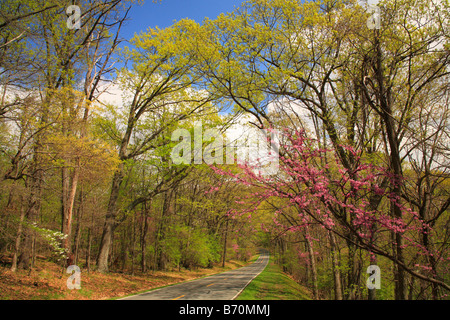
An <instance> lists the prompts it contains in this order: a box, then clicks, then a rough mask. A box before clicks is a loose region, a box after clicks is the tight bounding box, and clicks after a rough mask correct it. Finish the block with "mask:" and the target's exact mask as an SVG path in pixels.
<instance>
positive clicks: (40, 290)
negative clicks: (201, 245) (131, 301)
mask: <svg viewBox="0 0 450 320" xmlns="http://www.w3.org/2000/svg"><path fill="white" fill-rule="evenodd" d="M249 263H250V261H247V262H243V261H234V260H232V261H229V262H227V263H226V264H225V267H224V268H222V266H221V265H220V266H214V267H212V268H199V269H197V270H181V271H167V272H163V271H157V272H149V273H146V274H140V273H136V274H135V275H129V274H124V273H108V274H101V273H99V272H90V273H87V272H83V270H82V271H81V289H80V290H69V289H67V279H68V278H69V276H70V275H68V274H65V273H63V272H62V269H61V267H59V266H58V265H56V264H54V263H51V262H48V261H38V262H37V264H36V267H35V268H34V269H33V270H32V271H31V272H29V271H24V270H18V271H17V272H15V273H13V272H11V271H10V270H9V269H8V268H6V267H3V266H2V267H0V286H1V290H0V300H107V299H116V298H121V297H124V296H128V295H132V294H137V293H141V292H145V291H149V290H152V289H156V288H159V287H164V286H168V285H173V284H176V283H181V282H184V281H189V280H194V279H198V278H202V277H205V276H208V275H212V274H216V273H221V272H224V271H227V270H232V269H236V268H240V267H243V266H245V265H247V264H249Z"/></svg>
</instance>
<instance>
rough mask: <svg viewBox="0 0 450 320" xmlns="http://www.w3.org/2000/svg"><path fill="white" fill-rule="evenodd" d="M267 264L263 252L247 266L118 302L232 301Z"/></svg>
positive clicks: (267, 258) (267, 255) (267, 256)
mask: <svg viewBox="0 0 450 320" xmlns="http://www.w3.org/2000/svg"><path fill="white" fill-rule="evenodd" d="M268 262H269V254H268V252H265V251H264V252H262V253H261V254H260V256H259V257H258V259H257V260H256V261H255V262H253V263H252V264H250V265H248V266H245V267H242V268H239V269H235V270H231V271H226V272H223V273H219V274H216V275H212V276H209V277H205V278H201V279H197V280H191V281H188V282H184V283H180V284H176V285H172V286H168V287H164V288H161V289H156V290H153V291H148V292H145V293H141V294H138V295H134V296H129V297H126V298H123V299H120V300H234V299H235V298H236V297H237V296H238V295H239V294H240V293H241V292H242V291H243V290H244V289H245V287H246V286H247V285H248V284H249V283H250V282H251V281H252V280H253V279H254V278H256V277H257V276H258V275H259V274H260V273H261V272H262V271H263V270H264V268H265V267H266V266H267V264H268Z"/></svg>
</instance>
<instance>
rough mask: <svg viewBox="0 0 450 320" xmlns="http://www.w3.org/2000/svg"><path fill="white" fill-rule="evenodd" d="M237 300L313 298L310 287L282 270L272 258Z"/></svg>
mask: <svg viewBox="0 0 450 320" xmlns="http://www.w3.org/2000/svg"><path fill="white" fill-rule="evenodd" d="M236 300H311V293H310V292H309V290H308V289H306V288H305V287H303V286H302V285H300V284H298V283H297V282H295V281H294V280H293V279H292V278H291V277H289V276H288V275H287V274H285V273H283V272H282V271H281V268H280V267H279V266H278V265H276V264H275V263H274V262H273V261H272V258H271V259H270V262H269V264H268V265H267V267H266V268H265V269H264V271H263V272H261V273H260V274H259V275H258V276H257V277H256V278H255V279H254V280H253V281H252V282H250V284H249V285H248V286H247V287H246V288H245V289H244V291H242V293H241V294H240V295H239V296H238V297H237V298H236Z"/></svg>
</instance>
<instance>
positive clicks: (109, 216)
mask: <svg viewBox="0 0 450 320" xmlns="http://www.w3.org/2000/svg"><path fill="white" fill-rule="evenodd" d="M122 181H123V164H121V165H120V166H119V170H118V171H117V172H116V173H115V174H114V177H113V181H112V186H111V194H110V197H109V203H108V209H107V212H106V220H105V224H104V226H103V233H102V239H101V242H100V250H99V254H98V258H97V268H98V271H99V272H102V273H105V272H108V271H109V266H108V264H109V254H110V251H111V247H112V240H113V234H114V230H115V229H116V227H117V223H116V214H117V200H118V198H119V191H120V185H121V184H122Z"/></svg>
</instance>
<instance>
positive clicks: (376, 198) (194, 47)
mask: <svg viewBox="0 0 450 320" xmlns="http://www.w3.org/2000/svg"><path fill="white" fill-rule="evenodd" d="M162 1H164V0H162ZM141 2H142V1H140V0H102V1H96V0H74V1H72V0H70V1H69V0H4V1H1V2H0V264H1V265H2V267H3V268H5V269H8V270H10V271H11V272H17V271H18V270H32V269H33V268H35V266H36V263H37V262H38V260H42V259H44V260H46V261H50V262H52V263H55V264H57V265H59V266H61V268H64V267H67V266H68V265H77V266H79V267H80V268H81V270H82V272H99V273H103V274H108V273H119V272H120V273H125V274H135V273H139V274H149V277H150V276H151V272H153V271H157V270H174V269H176V270H192V269H196V268H199V267H202V268H209V267H212V266H213V265H224V264H225V262H226V261H228V260H229V259H237V260H241V261H248V260H249V259H250V258H251V257H252V256H254V255H255V254H256V253H257V249H258V248H267V249H269V250H270V252H271V256H272V259H273V260H274V261H275V263H276V264H278V265H279V266H280V267H281V268H282V270H283V272H285V273H286V274H289V275H290V276H291V277H292V278H293V279H295V281H297V282H298V283H300V284H302V285H304V286H306V287H307V288H309V290H310V291H311V293H312V296H313V298H314V299H317V300H322V299H323V300H367V299H368V300H448V299H449V294H450V275H449V271H450V270H449V268H450V255H449V252H450V241H449V237H450V211H449V206H450V161H449V160H450V121H449V119H450V117H449V116H450V85H449V83H450V82H449V79H450V2H449V1H448V0H432V1H430V0H380V1H379V2H378V3H377V4H376V6H374V5H370V6H369V5H368V4H367V2H366V3H365V4H364V2H360V1H356V0H308V1H300V0H249V1H246V2H243V3H242V5H241V6H240V7H238V8H236V9H235V10H234V11H232V12H230V13H223V14H221V15H219V16H218V17H217V18H215V19H210V18H205V19H204V20H203V21H194V20H191V19H183V20H180V21H176V22H174V23H173V25H171V26H170V27H167V28H147V26H144V25H143V26H142V31H141V32H140V33H137V34H135V36H134V37H132V38H131V39H124V38H123V36H122V33H121V31H122V29H123V26H124V24H126V23H127V21H128V20H129V19H132V18H133V17H132V16H130V8H131V7H133V6H139V5H141ZM374 8H375V9H376V10H375V9H374ZM199 124H201V126H202V129H201V130H198V126H199ZM248 132H253V133H255V132H256V133H257V138H256V140H257V141H255V138H254V137H253V138H252V137H250V135H246V133H248ZM237 136H239V138H236V137H237ZM181 138H182V139H181ZM199 138H200V139H199ZM231 142H234V144H232V143H231ZM230 144H231V146H230ZM255 146H256V147H255ZM258 146H259V150H257V151H256V154H257V155H256V156H255V152H253V151H251V150H253V149H254V148H258ZM252 148H253V149H252ZM261 149H264V150H268V152H263V156H262V157H260V156H261V154H260V153H258V151H261ZM242 150H244V153H245V154H244V155H242V154H241V153H239V152H240V151H242ZM369 266H378V267H379V269H378V270H380V276H381V284H380V286H379V288H376V289H374V288H368V286H367V282H366V281H367V278H368V277H369V275H370V274H369V273H368V272H367V270H368V267H369Z"/></svg>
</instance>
